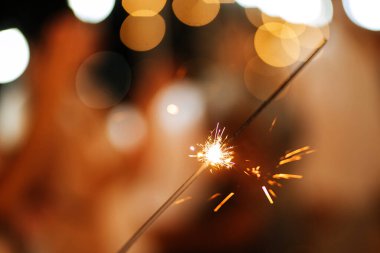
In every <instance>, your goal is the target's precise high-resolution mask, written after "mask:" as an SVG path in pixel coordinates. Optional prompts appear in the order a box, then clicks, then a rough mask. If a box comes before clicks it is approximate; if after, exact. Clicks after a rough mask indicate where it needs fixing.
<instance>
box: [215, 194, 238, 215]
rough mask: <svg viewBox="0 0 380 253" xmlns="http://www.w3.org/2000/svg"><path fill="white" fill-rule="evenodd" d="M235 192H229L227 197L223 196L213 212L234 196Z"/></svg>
mask: <svg viewBox="0 0 380 253" xmlns="http://www.w3.org/2000/svg"><path fill="white" fill-rule="evenodd" d="M234 194H235V193H233V192H231V193H230V194H228V196H227V197H225V198H224V199H223V200H222V202H220V203H219V205H217V206H216V207H215V209H214V212H215V213H216V212H217V211H219V209H220V208H221V207H222V206H223V205H224V204H225V203H226V202H227V201H228V200H229V199H230V198H231V197H232V196H234Z"/></svg>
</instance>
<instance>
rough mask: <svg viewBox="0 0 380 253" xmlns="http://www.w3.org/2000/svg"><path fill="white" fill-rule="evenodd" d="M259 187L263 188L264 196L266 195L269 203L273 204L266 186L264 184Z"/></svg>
mask: <svg viewBox="0 0 380 253" xmlns="http://www.w3.org/2000/svg"><path fill="white" fill-rule="evenodd" d="M261 188H262V189H263V191H264V193H265V196H266V197H267V199H268V201H269V203H271V204H273V199H272V197H271V196H270V195H269V192H268V190H267V188H266V187H265V186H262V187H261Z"/></svg>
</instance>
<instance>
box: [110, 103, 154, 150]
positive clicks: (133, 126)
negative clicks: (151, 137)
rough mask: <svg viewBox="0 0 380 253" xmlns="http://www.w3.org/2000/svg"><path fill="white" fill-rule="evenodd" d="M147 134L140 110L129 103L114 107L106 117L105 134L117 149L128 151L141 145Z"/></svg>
mask: <svg viewBox="0 0 380 253" xmlns="http://www.w3.org/2000/svg"><path fill="white" fill-rule="evenodd" d="M146 134H147V125H146V121H145V118H144V116H143V115H142V114H141V112H140V111H139V110H138V109H137V108H135V107H133V106H131V105H120V106H117V107H115V108H114V109H113V110H112V111H111V112H110V114H109V115H108V118H107V135H108V139H109V141H110V143H111V144H112V145H113V146H114V147H115V148H116V149H118V150H120V151H125V152H130V151H133V150H135V149H136V148H137V147H138V146H140V145H141V143H142V142H143V140H144V139H145V137H146Z"/></svg>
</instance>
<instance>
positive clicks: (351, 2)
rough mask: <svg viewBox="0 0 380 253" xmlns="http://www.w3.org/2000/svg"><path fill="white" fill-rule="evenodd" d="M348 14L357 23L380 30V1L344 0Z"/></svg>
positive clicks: (373, 29)
mask: <svg viewBox="0 0 380 253" xmlns="http://www.w3.org/2000/svg"><path fill="white" fill-rule="evenodd" d="M343 7H344V10H345V11H346V13H347V16H348V17H349V18H350V19H351V21H352V22H354V23H355V24H357V25H359V26H361V27H363V28H365V29H368V30H372V31H380V1H378V0H343Z"/></svg>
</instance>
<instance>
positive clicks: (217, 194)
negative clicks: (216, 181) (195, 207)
mask: <svg viewBox="0 0 380 253" xmlns="http://www.w3.org/2000/svg"><path fill="white" fill-rule="evenodd" d="M220 195H221V194H220V193H215V194H214V195H212V196H211V197H210V198H209V199H208V200H209V201H210V200H213V199H215V198H217V197H219V196H220Z"/></svg>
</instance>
